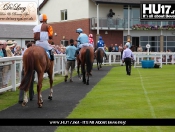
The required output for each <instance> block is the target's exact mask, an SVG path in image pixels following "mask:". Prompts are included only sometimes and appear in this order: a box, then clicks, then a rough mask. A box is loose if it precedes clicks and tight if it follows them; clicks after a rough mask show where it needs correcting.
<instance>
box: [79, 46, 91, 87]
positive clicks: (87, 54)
mask: <svg viewBox="0 0 175 132" xmlns="http://www.w3.org/2000/svg"><path fill="white" fill-rule="evenodd" d="M93 61H94V49H93V47H91V46H85V47H82V48H81V50H80V54H79V55H78V56H77V73H78V77H79V78H80V79H81V76H80V72H79V69H80V65H81V73H82V74H83V80H82V82H83V83H84V84H86V85H89V76H90V75H91V70H92V66H93ZM86 75H87V79H86Z"/></svg>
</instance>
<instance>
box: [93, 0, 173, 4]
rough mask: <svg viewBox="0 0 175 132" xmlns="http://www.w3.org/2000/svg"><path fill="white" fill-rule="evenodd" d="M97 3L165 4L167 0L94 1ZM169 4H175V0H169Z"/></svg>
mask: <svg viewBox="0 0 175 132" xmlns="http://www.w3.org/2000/svg"><path fill="white" fill-rule="evenodd" d="M92 1H93V2H95V3H102V4H140V3H141V2H143V1H144V2H147V1H148V2H150V1H151V2H165V0H92ZM168 2H172V3H175V1H174V0H168Z"/></svg>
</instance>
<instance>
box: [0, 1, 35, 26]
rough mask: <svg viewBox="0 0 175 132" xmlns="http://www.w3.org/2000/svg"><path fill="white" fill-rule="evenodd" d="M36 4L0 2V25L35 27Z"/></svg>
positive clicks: (31, 2) (30, 2)
mask: <svg viewBox="0 0 175 132" xmlns="http://www.w3.org/2000/svg"><path fill="white" fill-rule="evenodd" d="M37 8H38V3H37V2H36V1H35V0H33V1H32V0H31V1H15V0H14V1H13V0H12V1H0V24H22V25H24V24H25V25H26V24H27V25H36V24H37V23H38V15H37Z"/></svg>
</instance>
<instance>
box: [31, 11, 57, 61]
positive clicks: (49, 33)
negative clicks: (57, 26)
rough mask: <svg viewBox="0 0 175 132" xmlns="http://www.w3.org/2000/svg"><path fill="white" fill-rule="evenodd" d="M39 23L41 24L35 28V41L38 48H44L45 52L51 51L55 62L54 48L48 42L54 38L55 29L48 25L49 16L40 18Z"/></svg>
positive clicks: (51, 56)
mask: <svg viewBox="0 0 175 132" xmlns="http://www.w3.org/2000/svg"><path fill="white" fill-rule="evenodd" d="M39 21H40V24H39V25H36V26H35V27H34V28H33V33H34V40H35V41H36V45H37V46H40V47H43V48H44V49H45V50H48V51H49V53H50V58H51V60H52V61H53V60H54V55H53V47H52V46H51V45H50V44H49V42H48V41H49V40H50V39H52V37H53V28H52V26H50V25H48V24H47V16H46V15H45V14H41V15H40V16H39Z"/></svg>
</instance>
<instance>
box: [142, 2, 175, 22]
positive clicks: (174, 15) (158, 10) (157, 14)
mask: <svg viewBox="0 0 175 132" xmlns="http://www.w3.org/2000/svg"><path fill="white" fill-rule="evenodd" d="M174 19H175V2H174V3H172V2H168V1H164V2H163V1H162V2H157V1H150V2H149V1H146V2H141V4H140V20H144V21H145V20H166V21H169V20H172V21H174Z"/></svg>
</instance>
